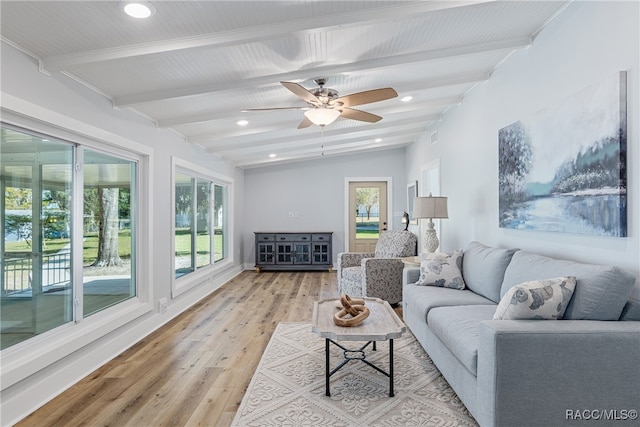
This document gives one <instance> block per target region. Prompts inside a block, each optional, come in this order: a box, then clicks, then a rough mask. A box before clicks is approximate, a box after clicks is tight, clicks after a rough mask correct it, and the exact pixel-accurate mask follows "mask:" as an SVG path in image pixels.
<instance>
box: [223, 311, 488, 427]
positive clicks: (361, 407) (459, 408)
mask: <svg viewBox="0 0 640 427" xmlns="http://www.w3.org/2000/svg"><path fill="white" fill-rule="evenodd" d="M340 344H342V345H345V344H346V345H345V346H346V347H347V348H350V349H351V348H359V347H360V346H362V344H363V343H362V342H351V343H349V342H340ZM393 344H394V346H393V347H394V369H395V371H394V377H395V378H394V392H395V397H389V395H388V394H389V378H388V377H386V376H384V375H383V374H381V373H379V372H377V371H376V370H375V369H373V368H371V367H369V366H368V365H366V364H365V363H362V362H360V361H357V360H354V361H350V362H349V363H347V364H346V365H345V366H344V367H343V368H342V369H341V370H339V371H338V372H336V373H335V374H334V375H333V376H331V397H327V396H325V378H324V372H325V371H324V369H325V366H324V364H325V354H324V345H325V341H324V338H321V337H319V336H318V335H316V334H314V333H313V332H311V324H309V323H280V324H279V325H278V326H277V327H276V330H275V332H274V334H273V336H272V337H271V340H270V341H269V344H268V345H267V348H266V350H265V352H264V354H263V355H262V359H261V360H260V364H259V365H258V368H257V369H256V372H255V374H254V376H253V378H252V380H251V383H250V384H249V388H248V389H247V392H246V394H245V396H244V399H243V400H242V403H241V404H240V408H239V409H238V413H237V414H236V417H235V419H234V421H233V424H232V425H233V426H238V427H240V426H242V427H245V426H354V427H355V426H358V427H361V426H447V427H455V426H477V425H478V424H477V423H476V422H475V420H474V419H473V417H471V415H470V414H469V412H468V411H467V409H466V408H465V407H464V405H463V404H462V402H461V401H460V399H459V398H458V396H456V394H455V393H454V392H453V390H452V389H451V387H450V386H449V384H447V382H446V381H445V379H444V378H443V377H442V375H441V374H440V372H439V371H438V370H437V369H436V367H435V366H434V364H433V362H432V361H431V359H430V358H429V356H428V355H427V354H426V352H425V351H424V349H423V348H422V347H421V346H420V344H419V343H418V342H417V341H416V339H415V338H414V337H413V335H412V334H411V332H410V331H408V330H407V332H406V333H405V334H404V335H403V337H402V338H400V339H396V340H394V342H393ZM331 352H332V354H331V368H332V369H333V368H334V367H336V366H337V365H338V364H339V363H340V361H341V360H342V358H343V354H342V350H340V349H339V348H337V347H336V346H334V345H333V344H332V345H331ZM367 360H369V361H371V362H372V363H373V364H375V365H376V366H379V367H380V368H382V369H383V370H385V371H386V372H388V371H389V369H388V368H389V345H388V342H378V343H377V351H375V352H374V351H371V349H369V351H368V352H367Z"/></svg>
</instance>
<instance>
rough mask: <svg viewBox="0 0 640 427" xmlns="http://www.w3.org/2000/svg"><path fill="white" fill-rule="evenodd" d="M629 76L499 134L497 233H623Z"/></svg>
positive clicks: (595, 87)
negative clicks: (522, 230)
mask: <svg viewBox="0 0 640 427" xmlns="http://www.w3.org/2000/svg"><path fill="white" fill-rule="evenodd" d="M626 105H627V100H626V72H624V71H623V72H620V73H617V74H615V75H613V76H611V77H610V78H607V79H605V80H603V81H602V82H600V83H598V84H596V85H593V86H590V87H588V88H586V89H584V90H582V91H580V92H578V93H576V94H574V95H572V96H571V97H569V98H568V99H566V100H564V101H563V102H560V103H558V104H556V105H553V106H550V107H548V108H546V109H544V110H542V111H539V112H538V113H536V114H533V115H532V116H531V117H529V118H527V119H523V120H520V121H517V122H515V123H512V124H510V125H508V126H506V127H504V128H502V129H500V130H499V131H498V156H499V159H498V165H499V166H498V168H499V170H498V186H499V197H498V199H499V209H498V214H499V225H500V227H502V228H514V229H527V230H543V231H558V232H566V233H582V234H595V235H602V236H615V237H625V236H626V235H627V182H626V166H627V161H626V160H627V159H626V158H627V109H626Z"/></svg>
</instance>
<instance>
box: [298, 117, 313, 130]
mask: <svg viewBox="0 0 640 427" xmlns="http://www.w3.org/2000/svg"><path fill="white" fill-rule="evenodd" d="M312 124H313V122H312V121H311V120H309V119H308V118H307V116H304V119H302V121H301V122H300V124H299V125H298V129H304V128H308V127H309V126H311V125H312Z"/></svg>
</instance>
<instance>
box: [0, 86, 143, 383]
mask: <svg viewBox="0 0 640 427" xmlns="http://www.w3.org/2000/svg"><path fill="white" fill-rule="evenodd" d="M0 110H1V113H2V123H3V124H6V125H7V126H10V127H15V128H18V129H21V130H25V131H27V132H32V133H36V134H41V135H47V136H50V137H52V138H54V139H58V140H62V141H67V142H69V143H71V144H74V145H76V150H82V149H83V148H89V149H92V150H96V151H102V152H105V153H108V154H111V155H115V156H119V157H123V158H126V159H129V160H134V161H136V162H137V164H138V171H137V172H138V173H137V175H138V176H137V183H138V189H137V197H136V203H137V205H138V209H137V212H136V216H137V218H136V220H137V222H138V227H137V230H136V233H135V239H136V242H137V244H138V247H137V249H136V271H135V274H136V287H137V288H136V296H135V297H133V298H130V299H128V300H126V301H123V302H121V303H119V304H116V305H114V306H112V307H109V308H108V309H105V310H102V311H100V312H98V313H95V314H93V315H91V316H88V317H85V318H82V319H76V320H75V321H72V322H68V323H65V324H63V325H60V326H58V327H56V328H53V329H51V330H49V331H46V332H43V333H42V334H39V335H37V336H35V337H33V338H30V339H28V340H26V341H23V342H21V343H18V344H15V345H13V346H11V347H8V348H7V349H4V350H2V359H3V367H2V371H1V377H0V382H1V383H2V388H3V389H6V388H7V387H10V386H12V385H14V384H17V383H18V382H20V381H22V380H23V379H25V378H27V377H28V376H30V375H33V374H35V373H37V372H38V371H40V370H42V369H45V368H47V367H49V366H51V365H52V364H54V363H56V362H58V361H60V360H62V359H64V358H66V357H68V356H70V355H72V354H73V353H75V352H76V351H78V350H80V349H82V348H83V347H85V346H87V345H89V344H91V343H93V342H95V341H97V340H99V339H100V338H102V337H106V336H107V335H108V334H110V333H112V332H114V331H116V330H117V329H119V328H121V327H123V326H125V325H127V324H129V323H131V322H133V321H134V320H136V319H138V318H140V317H142V316H144V315H145V314H147V313H149V312H151V311H153V310H154V304H153V283H154V280H153V268H152V263H151V260H152V259H153V257H154V255H153V248H154V245H153V233H152V232H151V231H152V230H153V221H152V218H153V217H152V216H151V215H150V208H151V206H153V185H152V184H153V182H152V180H151V179H150V177H151V176H153V168H152V164H153V161H152V159H153V149H152V148H151V147H148V146H146V145H143V144H140V143H138V142H136V141H134V140H131V139H128V138H126V137H123V136H121V135H117V134H114V133H112V132H109V131H106V130H104V129H101V128H98V127H96V126H93V125H91V124H88V123H84V122H82V121H80V120H77V119H75V118H72V117H69V116H66V115H63V114H60V113H58V112H55V111H53V110H50V109H48V108H45V107H42V106H38V105H35V104H32V103H30V102H28V101H24V100H22V99H19V98H16V97H14V96H12V95H9V94H5V93H3V105H2V107H1V108H0ZM74 163H75V164H77V163H78V159H77V158H74ZM74 169H75V167H74ZM77 175H78V172H76V179H75V180H74V181H75V183H74V187H73V191H74V194H79V193H77V191H78V188H77V187H76V186H77V185H78V183H79V181H81V180H78V179H77ZM72 203H73V204H72V206H73V207H72V226H73V227H76V226H77V224H78V218H75V216H76V215H79V216H81V215H82V213H81V212H82V198H81V197H74V199H73V202H72ZM140 218H148V220H145V221H140ZM80 224H82V222H81V221H80ZM72 239H74V244H75V245H76V247H82V241H81V240H82V233H77V232H76V233H73V234H72ZM78 245H79V246H78ZM142 245H144V247H143V246H142ZM76 265H77V264H76ZM80 265H82V264H80ZM76 270H77V268H75V267H74V273H73V274H74V280H76V278H75V275H76V274H77V271H76ZM80 274H82V272H80ZM76 304H77V302H76Z"/></svg>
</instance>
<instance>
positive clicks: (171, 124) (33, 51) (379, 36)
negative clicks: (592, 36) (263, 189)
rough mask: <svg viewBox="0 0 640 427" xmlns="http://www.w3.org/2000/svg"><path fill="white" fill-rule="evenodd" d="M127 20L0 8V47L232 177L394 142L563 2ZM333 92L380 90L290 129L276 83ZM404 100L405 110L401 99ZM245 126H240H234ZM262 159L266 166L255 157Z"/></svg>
mask: <svg viewBox="0 0 640 427" xmlns="http://www.w3.org/2000/svg"><path fill="white" fill-rule="evenodd" d="M152 4H153V5H154V7H155V14H154V15H153V16H151V17H150V18H148V19H145V20H139V19H135V18H131V17H129V16H127V15H125V14H124V13H123V11H122V2H117V1H4V0H3V1H2V2H0V15H1V19H2V27H1V35H2V40H3V41H4V42H6V43H9V44H11V45H13V46H16V47H18V48H19V49H21V50H23V51H24V52H26V53H28V54H29V55H31V56H33V57H34V58H36V59H37V60H38V61H39V63H40V67H41V69H42V70H43V71H44V72H47V73H52V74H53V73H65V74H66V75H68V76H70V77H72V78H74V79H76V80H78V81H80V82H82V83H84V84H86V85H87V86H88V87H90V88H92V89H94V90H96V91H98V92H99V93H101V94H103V95H104V96H106V97H108V98H109V99H110V100H111V101H112V103H113V106H114V108H131V109H133V110H135V111H136V112H139V113H140V114H143V115H145V116H146V117H148V118H149V119H151V120H153V121H154V122H155V124H156V125H157V126H158V127H160V128H163V129H166V130H167V131H168V132H169V131H173V132H176V133H178V134H180V135H182V136H183V137H184V138H185V139H186V140H187V141H188V142H189V143H193V144H199V145H201V146H202V147H204V148H205V149H206V150H207V151H208V152H210V153H213V154H216V155H219V156H221V157H222V158H224V159H226V160H228V161H230V162H232V163H233V164H235V165H237V166H238V167H241V168H253V167H260V166H265V165H272V164H277V163H279V162H290V161H300V160H305V159H309V158H317V157H319V156H322V155H324V156H332V155H342V154H349V153H356V152H361V151H365V150H381V149H388V148H393V147H401V146H406V145H408V144H410V143H411V142H413V141H414V139H415V138H416V136H417V135H419V134H420V133H422V132H423V131H424V130H425V128H426V127H428V126H429V125H430V124H432V123H433V122H434V121H436V120H438V119H439V118H440V117H441V116H442V114H444V113H445V112H446V111H447V110H448V109H449V108H451V107H452V106H455V105H457V104H459V103H460V102H463V101H464V96H465V94H467V93H468V92H469V91H470V90H472V88H473V87H474V86H475V85H476V84H478V83H480V82H483V81H485V80H487V79H489V78H490V77H491V73H492V72H493V71H494V70H495V68H496V67H498V66H499V65H500V64H501V63H502V62H503V61H504V60H505V59H506V58H507V57H508V56H509V55H510V54H511V53H513V52H514V51H515V50H517V49H525V48H527V47H528V46H530V45H531V44H532V43H535V37H536V35H537V34H538V32H539V31H540V30H541V29H542V28H543V27H544V25H546V24H547V23H548V22H549V21H550V20H551V19H553V18H554V17H555V16H557V15H558V14H559V13H561V12H562V10H564V8H565V7H566V6H567V4H569V2H568V1H411V2H406V1H319V0H302V1H155V2H152ZM315 78H326V79H327V84H326V87H330V88H333V89H336V90H337V91H339V93H340V96H344V95H347V94H351V93H356V92H361V91H366V90H371V89H377V88H381V87H392V88H394V89H395V90H396V91H397V92H398V95H399V96H398V97H397V98H393V99H388V100H385V101H380V102H376V103H372V104H367V105H362V106H359V107H355V108H356V109H361V110H364V111H367V112H370V113H374V114H377V115H380V116H382V117H383V119H382V120H381V121H379V122H377V123H366V122H360V121H355V120H349V119H345V118H338V120H336V121H335V122H334V123H332V124H330V125H328V126H326V127H325V128H324V131H322V132H321V129H320V128H319V127H318V126H315V125H313V126H310V127H308V128H305V129H297V126H298V124H299V123H300V122H301V120H302V119H303V118H304V116H303V113H304V112H303V111H302V110H276V111H261V112H255V111H253V112H243V110H245V109H250V108H268V107H288V106H297V107H304V106H307V104H306V103H305V102H304V101H303V100H302V99H300V98H298V97H296V96H295V95H294V94H293V93H291V92H290V91H289V90H287V89H286V88H284V87H283V86H282V85H281V84H280V82H281V81H292V82H297V83H299V84H301V85H302V86H304V87H305V88H307V89H313V88H315V87H316V85H315V83H314V82H313V79H315ZM405 96H412V97H413V99H412V100H411V101H409V102H402V101H401V98H403V97H405ZM242 119H244V120H247V121H248V122H249V123H248V124H247V125H245V126H242V127H241V126H239V125H237V123H236V122H237V121H239V120H242ZM270 154H273V155H275V157H269V155H270Z"/></svg>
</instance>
